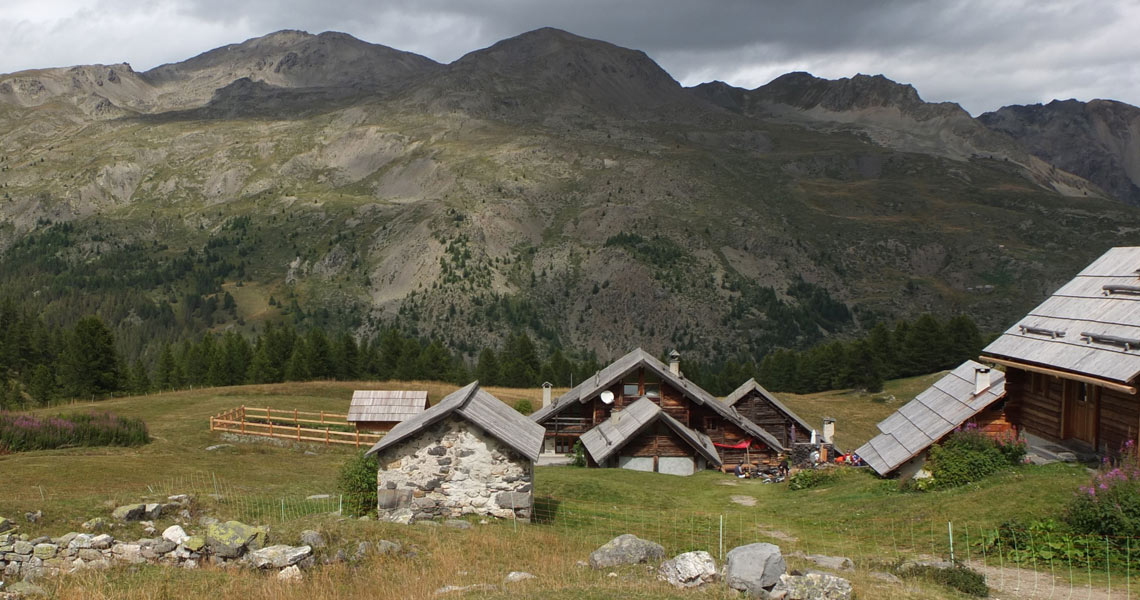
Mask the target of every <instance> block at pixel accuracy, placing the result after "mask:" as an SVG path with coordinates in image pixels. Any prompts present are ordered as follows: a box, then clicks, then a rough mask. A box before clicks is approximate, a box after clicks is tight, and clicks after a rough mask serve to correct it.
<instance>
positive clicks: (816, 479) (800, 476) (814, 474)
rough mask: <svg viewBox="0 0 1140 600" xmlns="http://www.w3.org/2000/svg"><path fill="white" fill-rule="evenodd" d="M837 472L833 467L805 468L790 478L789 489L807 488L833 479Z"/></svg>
mask: <svg viewBox="0 0 1140 600" xmlns="http://www.w3.org/2000/svg"><path fill="white" fill-rule="evenodd" d="M834 477H835V473H834V472H833V471H832V470H831V469H804V470H803V471H799V472H797V473H796V474H795V475H792V476H791V477H790V478H789V479H788V489H789V490H806V489H809V488H813V487H817V486H820V485H823V484H825V483H827V482H828V481H831V480H832V478H834Z"/></svg>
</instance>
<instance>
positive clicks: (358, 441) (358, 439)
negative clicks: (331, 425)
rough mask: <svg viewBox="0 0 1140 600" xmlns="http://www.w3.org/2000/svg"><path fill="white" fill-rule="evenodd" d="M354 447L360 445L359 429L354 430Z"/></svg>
mask: <svg viewBox="0 0 1140 600" xmlns="http://www.w3.org/2000/svg"><path fill="white" fill-rule="evenodd" d="M356 447H357V448H359V447H360V430H359V429H358V430H356Z"/></svg>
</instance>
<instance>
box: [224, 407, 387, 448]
mask: <svg viewBox="0 0 1140 600" xmlns="http://www.w3.org/2000/svg"><path fill="white" fill-rule="evenodd" d="M303 425H308V426H307V427H306V426H303ZM313 425H323V426H324V427H313ZM334 427H335V428H337V429H333V428H334ZM342 429H351V431H344V430H342ZM210 431H224V432H227V433H237V434H241V435H256V436H262V437H272V438H279V439H283V440H291V441H295V442H314V443H318V444H324V445H326V446H328V445H330V444H348V445H351V446H356V447H357V448H359V447H361V446H362V445H363V446H371V445H373V444H375V443H376V442H378V441H380V438H382V437H384V436H383V434H376V433H361V432H359V431H356V429H355V427H354V426H353V424H352V423H349V422H348V415H344V414H337V413H328V412H324V411H321V412H306V411H301V410H296V409H294V410H286V409H280V408H276V409H275V408H268V407H266V408H254V407H248V406H239V407H237V408H233V409H230V410H227V411H223V412H221V413H218V414H216V415H214V416H212V417H210Z"/></svg>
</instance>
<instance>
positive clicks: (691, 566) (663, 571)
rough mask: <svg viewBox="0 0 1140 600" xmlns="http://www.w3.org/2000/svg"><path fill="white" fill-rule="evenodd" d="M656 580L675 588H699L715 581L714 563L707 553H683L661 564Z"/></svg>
mask: <svg viewBox="0 0 1140 600" xmlns="http://www.w3.org/2000/svg"><path fill="white" fill-rule="evenodd" d="M657 578H658V579H660V580H662V581H667V582H669V584H670V585H672V586H673V587H676V588H693V587H699V586H702V585H704V584H706V583H712V582H714V581H716V561H715V560H713V557H712V555H711V554H709V553H708V552H705V551H704V550H698V551H696V552H685V553H684V554H678V555H677V556H675V557H673V558H671V559H669V560H667V561H665V562H663V563H661V568H660V569H658V570H657Z"/></svg>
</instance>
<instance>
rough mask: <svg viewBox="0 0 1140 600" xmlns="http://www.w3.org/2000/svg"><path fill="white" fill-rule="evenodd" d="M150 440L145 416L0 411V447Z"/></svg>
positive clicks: (20, 448) (127, 443) (121, 443)
mask: <svg viewBox="0 0 1140 600" xmlns="http://www.w3.org/2000/svg"><path fill="white" fill-rule="evenodd" d="M148 442H150V434H149V433H148V432H147V429H146V423H144V422H143V420H142V419H135V418H128V417H119V416H117V415H114V414H111V413H94V412H92V413H87V414H72V415H58V416H55V417H47V418H41V417H36V416H32V415H21V414H13V413H0V449H5V450H6V451H7V452H24V451H28V450H50V449H52V448H72V447H77V446H141V445H143V444H146V443H148Z"/></svg>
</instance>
